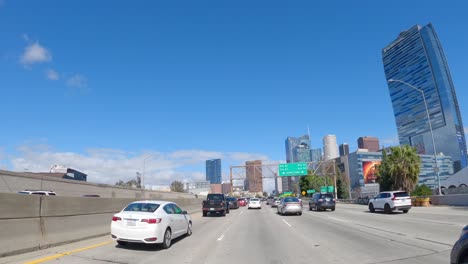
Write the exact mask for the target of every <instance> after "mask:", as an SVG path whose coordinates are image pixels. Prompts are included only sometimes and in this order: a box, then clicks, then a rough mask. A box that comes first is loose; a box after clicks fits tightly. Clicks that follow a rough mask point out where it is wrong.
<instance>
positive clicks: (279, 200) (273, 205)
mask: <svg viewBox="0 0 468 264" xmlns="http://www.w3.org/2000/svg"><path fill="white" fill-rule="evenodd" d="M280 203H281V199H280V198H276V199H274V200H273V202H272V203H271V207H278V205H279V204H280Z"/></svg>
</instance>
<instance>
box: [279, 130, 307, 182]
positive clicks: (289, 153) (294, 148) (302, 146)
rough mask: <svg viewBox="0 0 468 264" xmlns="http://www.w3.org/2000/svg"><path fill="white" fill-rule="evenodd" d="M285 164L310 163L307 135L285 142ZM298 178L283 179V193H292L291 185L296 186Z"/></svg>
mask: <svg viewBox="0 0 468 264" xmlns="http://www.w3.org/2000/svg"><path fill="white" fill-rule="evenodd" d="M285 147H286V162H287V163H294V162H310V161H311V157H310V154H311V152H310V138H309V135H304V136H300V137H297V138H295V137H288V138H286V141H285ZM298 183H299V177H283V179H282V187H283V191H293V185H298Z"/></svg>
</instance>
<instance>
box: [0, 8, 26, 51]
mask: <svg viewBox="0 0 468 264" xmlns="http://www.w3.org/2000/svg"><path fill="white" fill-rule="evenodd" d="M1 1H2V0H0V2H1ZM21 38H23V40H24V41H26V42H28V41H29V36H28V34H26V33H23V34H22V35H21Z"/></svg>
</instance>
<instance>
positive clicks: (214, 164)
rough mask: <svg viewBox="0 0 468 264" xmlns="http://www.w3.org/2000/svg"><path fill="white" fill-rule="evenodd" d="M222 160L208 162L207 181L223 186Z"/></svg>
mask: <svg viewBox="0 0 468 264" xmlns="http://www.w3.org/2000/svg"><path fill="white" fill-rule="evenodd" d="M221 176H222V175H221V159H212V160H207V161H206V180H207V181H209V182H210V183H211V184H221V178H222V177H221Z"/></svg>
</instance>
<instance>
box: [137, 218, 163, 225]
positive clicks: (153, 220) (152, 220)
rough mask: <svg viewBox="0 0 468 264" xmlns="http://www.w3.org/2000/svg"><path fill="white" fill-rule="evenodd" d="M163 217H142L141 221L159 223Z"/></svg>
mask: <svg viewBox="0 0 468 264" xmlns="http://www.w3.org/2000/svg"><path fill="white" fill-rule="evenodd" d="M161 221H162V218H151V219H141V222H144V223H148V224H159V223H161Z"/></svg>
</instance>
